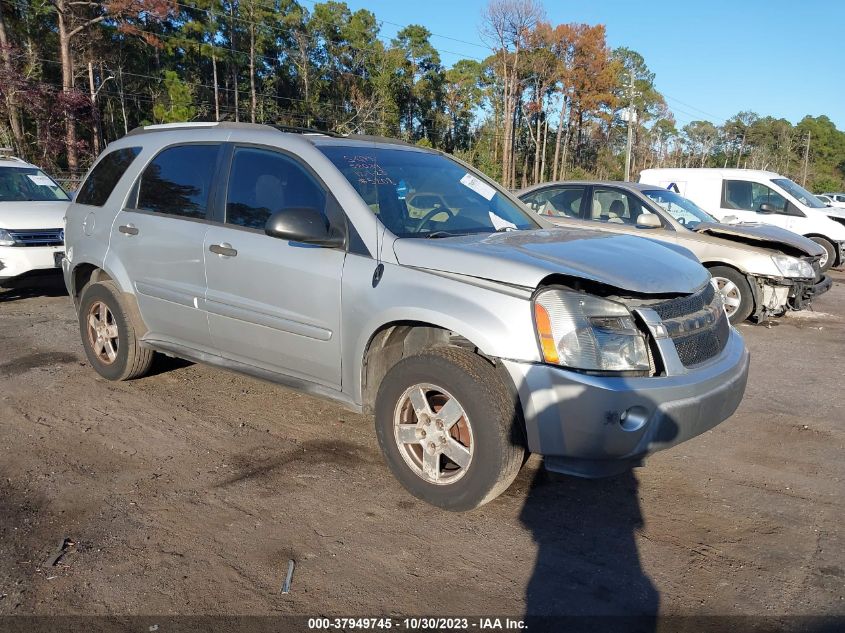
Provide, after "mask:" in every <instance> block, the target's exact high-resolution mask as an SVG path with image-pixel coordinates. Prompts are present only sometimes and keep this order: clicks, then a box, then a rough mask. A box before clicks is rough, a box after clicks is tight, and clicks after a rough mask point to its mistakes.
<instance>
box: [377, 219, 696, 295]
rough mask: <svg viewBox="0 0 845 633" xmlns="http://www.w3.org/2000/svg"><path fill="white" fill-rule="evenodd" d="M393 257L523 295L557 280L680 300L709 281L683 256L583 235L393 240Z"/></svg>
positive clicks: (638, 240)
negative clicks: (563, 278) (568, 278)
mask: <svg viewBox="0 0 845 633" xmlns="http://www.w3.org/2000/svg"><path fill="white" fill-rule="evenodd" d="M393 250H394V253H395V254H396V259H397V260H398V261H399V263H400V264H402V265H404V266H414V267H416V268H424V269H427V270H436V271H441V272H448V273H454V274H462V275H469V276H471V277H478V278H481V279H490V280H492V281H498V282H502V283H506V284H512V285H515V286H523V287H529V288H536V287H537V286H538V285H539V284H540V282H541V281H543V279H544V278H546V277H548V276H549V275H553V274H560V275H568V276H571V277H578V278H581V279H588V280H590V281H595V282H598V283H601V284H606V285H609V286H613V287H614V288H617V289H620V290H626V291H629V292H632V293H636V294H687V293H691V292H695V291H696V290H698V289H699V288H701V287H702V286H703V285H704V284H705V283H707V281H708V280H709V279H710V275H709V274H708V273H707V271H706V270H705V269H704V267H703V266H702V265H701V264H700V263H698V260H696V259H695V257H694V256H693V255H692V253H690V252H689V251H687V250H686V249H680V248H674V247H673V248H669V247H667V246H666V245H662V244H659V243H657V242H655V241H652V240H649V239H645V238H642V237H635V236H632V235H611V234H609V233H602V232H599V231H590V230H587V229H572V230H570V229H563V228H561V229H543V230H535V231H508V232H505V233H492V234H491V233H480V234H474V235H465V236H456V237H446V238H436V239H425V238H405V239H397V240H396V241H395V242H394V244H393Z"/></svg>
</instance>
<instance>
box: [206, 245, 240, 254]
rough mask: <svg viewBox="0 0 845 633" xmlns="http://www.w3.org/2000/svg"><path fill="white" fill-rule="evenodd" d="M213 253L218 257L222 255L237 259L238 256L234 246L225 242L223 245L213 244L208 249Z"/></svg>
mask: <svg viewBox="0 0 845 633" xmlns="http://www.w3.org/2000/svg"><path fill="white" fill-rule="evenodd" d="M208 250H210V251H211V252H212V253H214V254H216V255H222V256H223V257H235V256H236V255H237V254H238V251H237V250H235V249H234V248H232V245H231V244H229V243H227V242H223V243H222V244H212V245H211V246H209V247H208Z"/></svg>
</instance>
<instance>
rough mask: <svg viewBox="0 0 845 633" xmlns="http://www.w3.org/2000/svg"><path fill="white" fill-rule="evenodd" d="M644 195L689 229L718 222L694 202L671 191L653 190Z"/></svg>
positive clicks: (644, 192)
mask: <svg viewBox="0 0 845 633" xmlns="http://www.w3.org/2000/svg"><path fill="white" fill-rule="evenodd" d="M643 195H644V196H646V197H647V198H649V199H650V200H652V201H654V202H655V203H656V204H657V205H658V206H660V208H661V209H663V210H664V211H666V213H668V214H669V215H671V216H672V217H673V218H675V219H676V220H677V221H678V222H680V223H681V224H683V225H684V226H686V227H687V228H689V229H695V227H697V226H698V225H699V224H700V223H702V222H718V220H717V219H716V218H714V217H713V216H712V215H710V214H709V213H707V212H706V211H705V210H704V209H702V208H701V207H699V206H698V205H697V204H695V203H694V202H693V201H692V200H690V199H688V198H684V197H683V196H681V195H679V194H677V193H675V192H674V191H669V190H668V189H652V190H649V191H643Z"/></svg>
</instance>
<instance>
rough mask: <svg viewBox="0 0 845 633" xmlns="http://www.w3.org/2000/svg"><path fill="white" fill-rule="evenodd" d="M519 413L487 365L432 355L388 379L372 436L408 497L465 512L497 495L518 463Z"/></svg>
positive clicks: (403, 365)
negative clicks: (408, 494) (373, 435)
mask: <svg viewBox="0 0 845 633" xmlns="http://www.w3.org/2000/svg"><path fill="white" fill-rule="evenodd" d="M519 411H520V409H519V406H518V404H517V402H516V401H515V398H514V397H513V396H512V395H511V394H510V392H509V390H508V389H507V387H506V386H505V384H504V383H503V381H502V379H501V377H500V376H499V374H498V373H497V372H496V370H495V369H494V368H493V366H492V365H491V364H490V363H489V362H488V361H487V360H485V359H483V358H482V357H480V356H478V355H477V354H474V353H472V352H470V351H467V350H464V349H460V348H454V347H442V348H435V349H431V350H427V351H425V352H422V353H420V354H416V355H414V356H409V357H407V358H404V359H402V360H401V361H399V362H398V363H397V364H396V365H394V366H393V367H392V368H391V369H390V370H389V371H388V372H387V375H386V376H385V377H384V380H383V381H382V383H381V385H380V386H379V390H378V395H377V396H376V407H375V425H376V436H377V437H378V441H379V445H380V446H381V450H382V453H383V454H384V457H385V460H386V461H387V464H388V466H389V467H390V470H391V471H392V472H393V474H394V476H395V477H396V478H397V479H398V480H399V482H400V483H401V484H402V485H403V486H404V487H405V488H406V489H407V490H408V491H409V492H410V493H411V494H412V495H414V496H415V497H417V498H419V499H422V500H423V501H426V502H427V503H430V504H432V505H435V506H438V507H440V508H444V509H446V510H453V511H466V510H472V509H473V508H477V507H479V506H481V505H483V504H485V503H487V502H488V501H491V500H492V499H494V498H496V497H497V496H498V495H500V494H501V493H502V492H504V490H505V489H506V488H507V487H508V486H509V485H510V484H511V482H512V481H513V480H514V478H515V477H516V475H517V473H518V472H519V469H520V467H521V466H522V464H523V460H524V456H525V448H524V445H525V440H524V430H523V423H522V418H521V416H520V415H519Z"/></svg>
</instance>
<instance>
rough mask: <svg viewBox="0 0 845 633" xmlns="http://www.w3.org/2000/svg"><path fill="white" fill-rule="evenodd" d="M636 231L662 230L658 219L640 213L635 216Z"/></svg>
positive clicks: (654, 216) (648, 214) (655, 216)
mask: <svg viewBox="0 0 845 633" xmlns="http://www.w3.org/2000/svg"><path fill="white" fill-rule="evenodd" d="M637 228H638V229H660V228H663V223H662V222H661V221H660V218H659V217H657V215H655V214H654V213H640V214H639V215H638V216H637Z"/></svg>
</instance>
